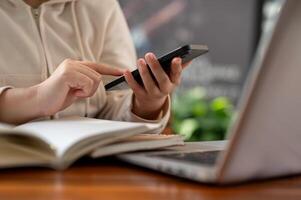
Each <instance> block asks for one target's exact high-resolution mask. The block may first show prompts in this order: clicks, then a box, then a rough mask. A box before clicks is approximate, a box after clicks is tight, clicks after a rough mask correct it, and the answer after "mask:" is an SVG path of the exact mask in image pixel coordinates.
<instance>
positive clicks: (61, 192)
mask: <svg viewBox="0 0 301 200" xmlns="http://www.w3.org/2000/svg"><path fill="white" fill-rule="evenodd" d="M0 199H1V200H6V199H8V200H15V199H23V200H27V199H28V200H35V199H43V200H48V199H70V200H78V199H93V200H94V199H125V200H126V199H142V200H145V199H187V200H194V199H201V200H207V199H208V200H209V199H210V200H215V199H231V200H233V199H234V200H235V199H244V200H249V199H254V200H259V199H267V200H268V199H271V200H277V199H285V200H289V199H301V177H300V176H299V177H290V178H285V179H283V178H282V179H275V180H268V181H261V182H252V183H245V184H240V185H232V186H227V187H221V186H210V185H205V184H200V183H195V182H191V181H187V180H183V179H179V178H174V177H172V176H168V175H164V174H160V173H158V172H154V171H151V170H146V169H142V168H139V167H136V166H132V165H129V164H126V163H124V162H121V161H118V160H116V159H112V158H110V159H108V158H107V159H98V160H91V159H87V158H86V159H82V160H80V161H79V162H77V163H76V164H75V165H73V166H71V168H69V169H67V170H66V171H63V172H60V171H54V170H51V169H45V168H23V169H9V170H0Z"/></svg>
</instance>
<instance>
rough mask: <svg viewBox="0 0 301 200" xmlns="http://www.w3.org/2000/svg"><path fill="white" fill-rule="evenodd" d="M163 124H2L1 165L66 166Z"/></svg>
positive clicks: (76, 119) (79, 121)
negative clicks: (14, 125) (93, 152)
mask: <svg viewBox="0 0 301 200" xmlns="http://www.w3.org/2000/svg"><path fill="white" fill-rule="evenodd" d="M159 127H160V126H159V125H158V124H149V123H133V122H119V121H108V120H99V119H90V118H79V117H73V118H65V119H59V120H49V121H38V122H31V123H26V124H23V125H20V126H16V127H13V126H9V125H4V124H1V125H0V168H6V167H18V166H47V167H51V168H54V169H65V168H67V167H68V166H69V165H70V164H72V163H73V162H74V161H76V160H77V159H78V158H80V157H81V156H83V155H86V154H88V153H90V152H92V151H93V150H94V149H97V150H100V149H101V147H102V146H106V147H107V146H108V145H109V144H111V143H116V142H118V141H121V140H124V139H126V138H129V137H131V136H135V135H137V134H141V133H144V134H145V133H149V132H152V131H154V130H156V129H158V128H159ZM181 143H182V142H177V143H175V142H174V143H173V144H181ZM165 146H168V145H165ZM130 149H131V148H130Z"/></svg>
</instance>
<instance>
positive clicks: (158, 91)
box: [125, 53, 189, 120]
mask: <svg viewBox="0 0 301 200" xmlns="http://www.w3.org/2000/svg"><path fill="white" fill-rule="evenodd" d="M147 64H148V65H149V67H150V69H151V71H152V73H153V74H154V77H155V79H156V80H153V78H152V76H151V74H150V72H149V70H148V68H147ZM187 65H189V63H188V64H185V65H182V60H181V58H174V59H173V60H172V64H171V72H170V74H166V73H165V71H164V70H163V69H162V67H161V65H160V63H159V61H158V60H157V58H156V56H155V55H154V54H153V53H147V54H146V55H145V59H139V60H138V62H137V66H138V70H139V73H140V76H141V78H142V81H143V85H144V87H143V86H141V85H139V84H138V83H137V81H136V80H135V79H134V78H133V76H132V74H131V72H130V71H126V72H125V79H126V81H127V83H128V84H129V86H130V87H131V88H132V90H133V92H134V104H133V109H132V111H133V112H134V113H135V114H136V115H138V116H140V117H142V118H144V119H150V120H151V119H157V117H158V115H159V114H160V112H161V110H162V108H163V105H164V104H165V102H166V100H167V97H168V95H169V94H171V93H172V91H173V90H174V89H175V88H176V87H177V86H178V85H179V84H180V82H181V73H182V69H183V68H185V67H186V66H187Z"/></svg>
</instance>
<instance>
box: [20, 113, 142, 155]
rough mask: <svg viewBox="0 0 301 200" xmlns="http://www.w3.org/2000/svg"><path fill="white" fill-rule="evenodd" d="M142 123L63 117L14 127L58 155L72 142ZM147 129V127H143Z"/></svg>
mask: <svg viewBox="0 0 301 200" xmlns="http://www.w3.org/2000/svg"><path fill="white" fill-rule="evenodd" d="M143 126H145V125H144V124H143V123H132V122H116V121H109V120H99V119H89V118H79V117H76V118H65V119H58V120H47V121H40V122H32V123H27V124H24V125H21V126H18V127H16V128H15V129H20V130H23V131H24V130H25V131H26V132H30V133H31V134H32V135H35V136H37V137H40V138H41V139H43V140H44V141H47V142H48V143H49V144H50V146H51V147H52V148H53V149H54V150H55V151H56V154H57V156H58V157H60V156H62V155H63V154H64V152H65V151H66V150H67V149H68V148H70V147H71V146H72V145H73V144H75V143H77V142H79V141H81V140H83V139H85V138H88V137H91V136H96V135H108V136H109V134H110V133H111V132H119V131H120V134H122V132H125V130H130V129H132V130H133V129H136V128H139V129H140V128H141V127H143ZM145 129H147V127H145Z"/></svg>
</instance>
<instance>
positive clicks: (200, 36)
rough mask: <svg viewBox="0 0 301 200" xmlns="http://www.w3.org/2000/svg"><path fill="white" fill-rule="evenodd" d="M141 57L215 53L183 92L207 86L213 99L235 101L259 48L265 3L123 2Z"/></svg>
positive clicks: (197, 66)
mask: <svg viewBox="0 0 301 200" xmlns="http://www.w3.org/2000/svg"><path fill="white" fill-rule="evenodd" d="M120 3H121V5H122V7H123V10H124V12H125V15H126V17H127V19H128V23H129V25H130V28H131V30H132V34H133V37H134V40H135V43H136V47H137V51H138V55H139V56H143V54H144V53H146V52H147V51H153V52H155V53H156V54H157V55H162V54H164V53H166V52H168V51H170V50H172V49H174V48H176V47H178V46H180V45H183V44H188V43H200V44H207V45H208V46H209V48H210V53H209V54H207V55H206V56H203V57H202V58H199V59H197V60H196V61H195V62H194V63H193V65H192V66H191V67H189V68H188V69H187V70H185V73H184V78H183V84H182V87H181V88H182V89H183V88H184V89H186V88H190V87H194V86H199V85H201V86H204V87H206V88H207V91H208V94H209V96H211V97H214V96H219V95H226V96H229V97H231V98H232V99H234V100H236V99H237V98H238V97H239V94H240V88H241V86H242V82H243V80H244V78H245V76H244V74H243V72H244V71H248V70H247V68H248V67H249V66H250V61H251V60H252V56H253V53H254V49H255V47H256V43H257V39H258V33H259V27H260V24H259V23H258V22H259V21H260V19H259V17H260V13H261V10H260V4H259V1H255V0H252V1H250V0H227V1H220V0H164V1H151V0H120Z"/></svg>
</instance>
